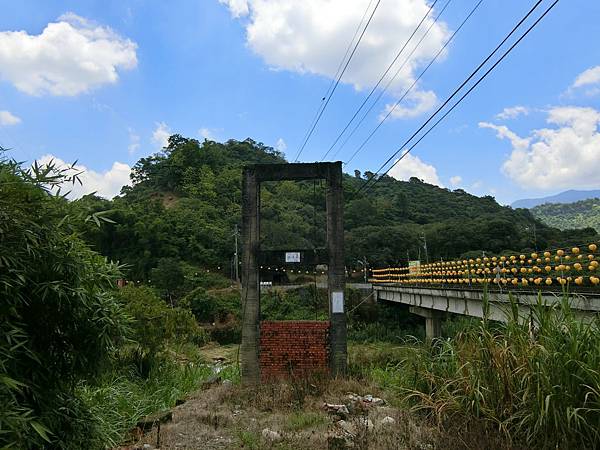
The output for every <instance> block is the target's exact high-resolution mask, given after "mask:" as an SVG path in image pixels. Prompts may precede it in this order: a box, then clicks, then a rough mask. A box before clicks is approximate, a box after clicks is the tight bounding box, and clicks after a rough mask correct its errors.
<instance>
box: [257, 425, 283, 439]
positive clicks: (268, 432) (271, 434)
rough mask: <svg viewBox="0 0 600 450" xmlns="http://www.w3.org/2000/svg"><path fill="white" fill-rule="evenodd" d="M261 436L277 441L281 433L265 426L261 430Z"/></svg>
mask: <svg viewBox="0 0 600 450" xmlns="http://www.w3.org/2000/svg"><path fill="white" fill-rule="evenodd" d="M261 434H262V437H263V438H265V439H266V440H268V441H271V442H278V441H280V440H281V434H279V433H278V432H277V431H273V430H270V429H269V428H265V429H263V430H262V433H261Z"/></svg>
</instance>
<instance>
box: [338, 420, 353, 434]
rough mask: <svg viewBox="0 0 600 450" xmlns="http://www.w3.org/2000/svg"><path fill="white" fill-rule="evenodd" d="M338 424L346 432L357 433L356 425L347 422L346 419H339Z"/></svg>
mask: <svg viewBox="0 0 600 450" xmlns="http://www.w3.org/2000/svg"><path fill="white" fill-rule="evenodd" d="M336 425H337V426H338V427H340V428H341V429H342V430H344V431H345V432H346V433H350V434H355V433H356V430H355V427H354V425H352V424H351V423H349V422H346V421H345V420H338V421H337V422H336Z"/></svg>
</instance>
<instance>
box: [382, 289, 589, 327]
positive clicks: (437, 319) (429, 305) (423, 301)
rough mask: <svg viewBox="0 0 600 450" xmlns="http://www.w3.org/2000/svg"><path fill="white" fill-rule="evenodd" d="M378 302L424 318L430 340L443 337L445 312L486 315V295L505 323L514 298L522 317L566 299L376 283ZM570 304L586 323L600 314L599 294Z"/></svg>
mask: <svg viewBox="0 0 600 450" xmlns="http://www.w3.org/2000/svg"><path fill="white" fill-rule="evenodd" d="M373 289H374V290H375V299H376V301H389V302H395V303H401V304H404V305H408V306H409V307H410V311H411V312H412V313H414V314H418V315H420V316H423V317H425V328H426V335H427V337H428V338H433V337H437V336H440V334H441V319H442V317H443V315H444V314H445V313H452V314H462V315H465V316H472V317H480V318H483V317H484V315H485V311H484V308H485V302H484V296H485V295H487V300H488V302H487V305H488V311H487V317H488V318H489V319H491V320H496V321H501V322H506V321H507V318H508V317H509V316H510V315H511V314H512V313H511V300H510V296H512V297H513V299H514V300H515V302H516V304H517V309H518V314H519V317H521V318H523V319H528V318H529V317H531V312H532V307H533V306H535V305H537V304H538V302H539V301H540V298H541V301H542V303H543V304H545V305H547V306H552V305H556V304H557V303H559V302H560V301H561V299H562V297H563V293H562V292H560V291H547V290H541V291H535V290H503V291H500V290H490V291H488V292H487V293H484V291H483V290H476V289H456V288H449V287H419V286H398V285H393V284H374V285H373ZM569 304H570V306H571V308H572V310H573V312H574V314H575V315H576V316H577V317H579V318H580V319H581V320H584V321H591V320H592V319H593V318H594V317H596V316H598V315H599V314H600V294H598V293H591V292H571V293H569Z"/></svg>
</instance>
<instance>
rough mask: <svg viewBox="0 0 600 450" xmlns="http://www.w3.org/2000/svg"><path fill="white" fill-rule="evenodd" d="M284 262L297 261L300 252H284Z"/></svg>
mask: <svg viewBox="0 0 600 450" xmlns="http://www.w3.org/2000/svg"><path fill="white" fill-rule="evenodd" d="M285 262H286V263H299V262H300V252H285Z"/></svg>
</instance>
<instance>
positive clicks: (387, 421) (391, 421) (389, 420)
mask: <svg viewBox="0 0 600 450" xmlns="http://www.w3.org/2000/svg"><path fill="white" fill-rule="evenodd" d="M379 423H380V424H381V425H383V426H388V425H393V424H395V423H396V419H394V418H393V417H390V416H386V417H384V418H383V419H381V421H380V422H379Z"/></svg>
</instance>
